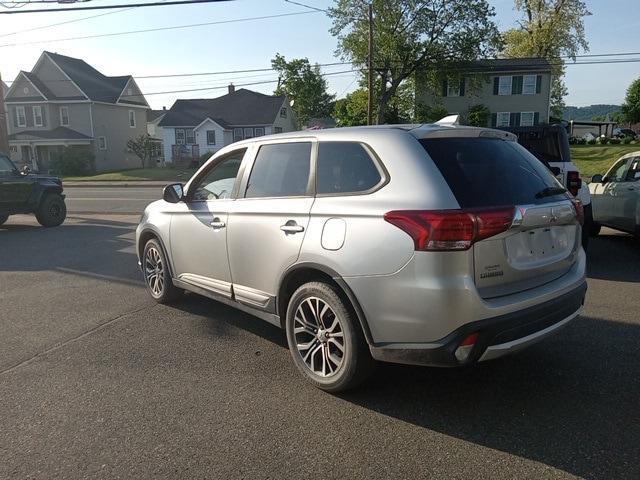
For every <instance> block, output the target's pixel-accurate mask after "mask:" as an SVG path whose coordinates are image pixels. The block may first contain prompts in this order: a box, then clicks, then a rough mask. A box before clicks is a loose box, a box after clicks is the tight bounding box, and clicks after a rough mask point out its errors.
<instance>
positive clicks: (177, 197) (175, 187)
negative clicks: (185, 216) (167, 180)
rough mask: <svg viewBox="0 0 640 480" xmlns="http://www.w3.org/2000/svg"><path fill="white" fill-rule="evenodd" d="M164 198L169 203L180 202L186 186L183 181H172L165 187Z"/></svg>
mask: <svg viewBox="0 0 640 480" xmlns="http://www.w3.org/2000/svg"><path fill="white" fill-rule="evenodd" d="M162 199H163V200H164V201H165V202H169V203H178V202H181V201H182V200H183V199H184V187H183V186H182V184H181V183H172V184H170V185H167V186H166V187H164V190H163V191H162Z"/></svg>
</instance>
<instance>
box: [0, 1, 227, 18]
mask: <svg viewBox="0 0 640 480" xmlns="http://www.w3.org/2000/svg"><path fill="white" fill-rule="evenodd" d="M231 1H234V0H175V1H170V2H149V3H134V4H130V5H127V4H119V5H96V6H92V7H62V8H33V9H29V10H9V11H2V12H0V15H12V14H17V13H46V12H70V11H74V12H77V11H80V10H106V9H112V8H139V7H164V6H167V5H189V4H196V3H219V2H231ZM27 3H28V2H27ZM8 8H12V7H8Z"/></svg>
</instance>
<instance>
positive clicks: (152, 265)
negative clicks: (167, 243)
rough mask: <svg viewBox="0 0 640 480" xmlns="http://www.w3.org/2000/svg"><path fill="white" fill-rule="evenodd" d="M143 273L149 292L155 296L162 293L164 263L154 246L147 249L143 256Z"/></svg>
mask: <svg viewBox="0 0 640 480" xmlns="http://www.w3.org/2000/svg"><path fill="white" fill-rule="evenodd" d="M144 273H145V279H146V280H147V285H148V286H149V289H150V290H151V293H153V294H154V295H155V296H156V297H159V296H160V295H162V291H163V289H164V265H163V263H162V257H161V256H160V252H158V249H157V248H155V247H150V248H149V249H147V253H146V255H145V257H144Z"/></svg>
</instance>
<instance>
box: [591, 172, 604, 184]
mask: <svg viewBox="0 0 640 480" xmlns="http://www.w3.org/2000/svg"><path fill="white" fill-rule="evenodd" d="M591 183H604V177H603V176H602V175H600V174H599V173H597V174H595V175H594V176H593V177H591Z"/></svg>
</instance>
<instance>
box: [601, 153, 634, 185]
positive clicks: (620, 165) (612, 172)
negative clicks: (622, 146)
mask: <svg viewBox="0 0 640 480" xmlns="http://www.w3.org/2000/svg"><path fill="white" fill-rule="evenodd" d="M628 163H629V159H628V158H625V159H622V160H618V162H617V163H616V164H615V165H614V166H613V167H611V168H610V169H609V171H608V172H607V175H606V176H607V181H608V182H622V181H624V178H625V174H626V173H627V164H628Z"/></svg>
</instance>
